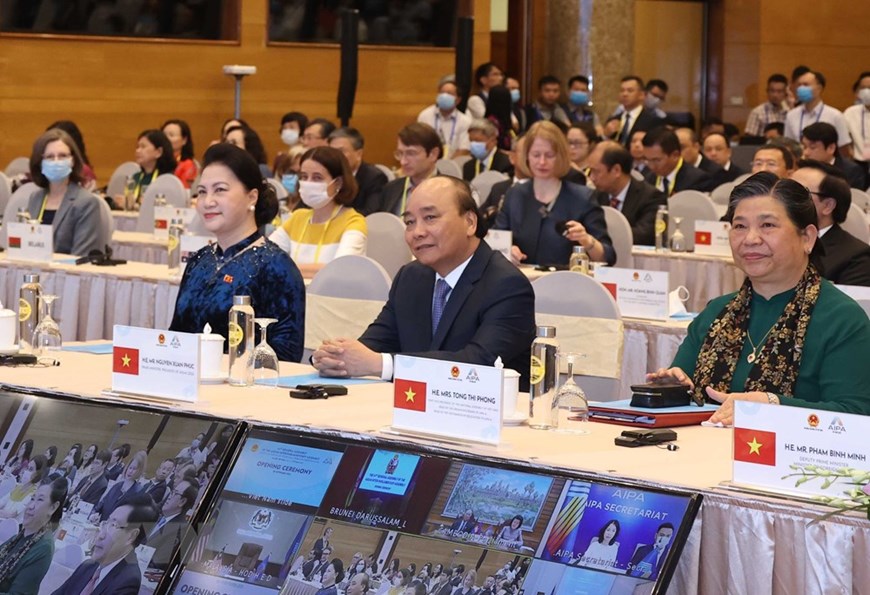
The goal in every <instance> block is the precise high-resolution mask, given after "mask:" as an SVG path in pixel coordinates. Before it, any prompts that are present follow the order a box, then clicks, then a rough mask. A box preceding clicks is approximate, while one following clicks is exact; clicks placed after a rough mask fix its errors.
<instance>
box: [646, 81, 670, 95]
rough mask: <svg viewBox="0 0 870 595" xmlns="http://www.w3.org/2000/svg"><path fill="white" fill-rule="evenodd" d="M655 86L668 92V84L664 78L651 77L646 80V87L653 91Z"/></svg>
mask: <svg viewBox="0 0 870 595" xmlns="http://www.w3.org/2000/svg"><path fill="white" fill-rule="evenodd" d="M653 87H658V88H659V89H661V90H662V91H664V92H665V93H667V92H668V84H667V83H666V82H665V81H663V80H662V79H650V80H648V81H647V82H646V86H645V87H644V89H645V90H647V91H652V88H653Z"/></svg>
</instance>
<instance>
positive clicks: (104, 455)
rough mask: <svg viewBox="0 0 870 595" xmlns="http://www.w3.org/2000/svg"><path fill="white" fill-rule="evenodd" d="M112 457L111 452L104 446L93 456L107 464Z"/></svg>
mask: <svg viewBox="0 0 870 595" xmlns="http://www.w3.org/2000/svg"><path fill="white" fill-rule="evenodd" d="M111 459H112V453H111V452H109V451H108V450H106V449H105V448H104V449H103V450H101V451H100V452H98V453H97V455H96V456H95V457H94V460H95V461H102V462H103V465H108V464H109V461H110V460H111Z"/></svg>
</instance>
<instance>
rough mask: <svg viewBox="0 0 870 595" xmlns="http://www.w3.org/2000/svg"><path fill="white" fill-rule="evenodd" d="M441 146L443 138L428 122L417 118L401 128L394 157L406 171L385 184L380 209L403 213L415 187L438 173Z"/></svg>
mask: <svg viewBox="0 0 870 595" xmlns="http://www.w3.org/2000/svg"><path fill="white" fill-rule="evenodd" d="M441 150H442V149H441V139H440V138H439V136H438V133H437V132H435V129H434V128H432V127H431V126H429V125H428V124H421V123H420V122H414V123H413V124H408V125H407V126H405V127H404V128H402V129H401V130H400V131H399V138H398V143H397V145H396V153H395V157H396V161H398V162H399V165H400V166H401V168H402V174H404V175H403V177H401V178H396V179H395V180H393V181H392V182H390V183H388V184H387V185H386V186H384V191H383V193H382V194H381V208H380V209H378V210H379V211H386V212H388V213H393V214H394V215H398V216H399V217H401V216H402V213H404V212H405V207H406V206H407V204H408V197H409V196H410V195H411V193H412V192H414V189H415V188H416V187H417V186H418V185H419V184H420V182H422V181H423V180H426V179H428V178H431V177H432V176H434V175H435V174H436V169H435V164H436V163H437V162H438V160H439V159H440V158H441Z"/></svg>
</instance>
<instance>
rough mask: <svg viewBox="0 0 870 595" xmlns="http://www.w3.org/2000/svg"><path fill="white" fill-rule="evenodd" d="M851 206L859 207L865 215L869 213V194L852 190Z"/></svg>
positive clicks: (855, 189)
mask: <svg viewBox="0 0 870 595" xmlns="http://www.w3.org/2000/svg"><path fill="white" fill-rule="evenodd" d="M852 204H853V205H858V206H859V207H861V209H862V210H863V211H864V212H865V213H867V212H870V193H868V192H865V191H863V190H858V189H857V188H852Z"/></svg>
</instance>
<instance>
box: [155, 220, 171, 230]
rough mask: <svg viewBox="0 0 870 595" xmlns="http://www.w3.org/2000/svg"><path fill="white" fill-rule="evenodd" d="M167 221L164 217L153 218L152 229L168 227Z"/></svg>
mask: <svg viewBox="0 0 870 595" xmlns="http://www.w3.org/2000/svg"><path fill="white" fill-rule="evenodd" d="M168 228H169V222H168V221H167V220H166V219H155V220H154V229H168Z"/></svg>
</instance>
